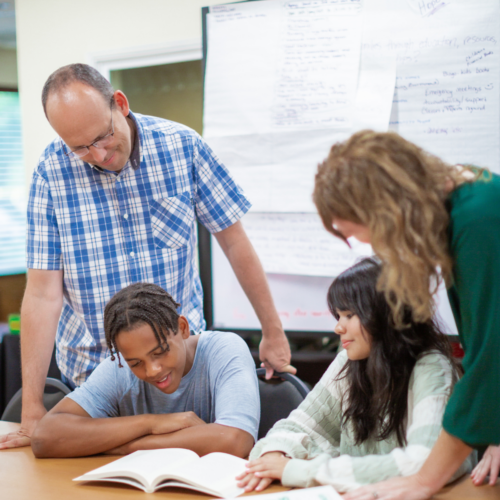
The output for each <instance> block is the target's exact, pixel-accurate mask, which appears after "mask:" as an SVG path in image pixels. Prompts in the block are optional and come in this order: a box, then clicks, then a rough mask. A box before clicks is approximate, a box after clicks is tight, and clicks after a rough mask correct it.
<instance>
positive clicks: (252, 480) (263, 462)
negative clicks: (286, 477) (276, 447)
mask: <svg viewBox="0 0 500 500" xmlns="http://www.w3.org/2000/svg"><path fill="white" fill-rule="evenodd" d="M289 461H290V459H289V458H285V456H284V455H283V453H281V452H280V451H273V452H272V453H266V454H265V455H263V456H262V457H260V458H257V459H256V460H252V461H251V462H248V463H247V470H246V472H243V474H240V475H239V476H237V477H236V479H238V481H239V482H238V486H239V487H240V488H245V491H253V490H256V491H262V490H264V489H266V488H267V487H268V486H269V485H270V484H271V483H272V482H273V480H274V479H279V480H280V481H281V478H282V477H283V471H284V470H285V466H286V464H287V463H288V462H289Z"/></svg>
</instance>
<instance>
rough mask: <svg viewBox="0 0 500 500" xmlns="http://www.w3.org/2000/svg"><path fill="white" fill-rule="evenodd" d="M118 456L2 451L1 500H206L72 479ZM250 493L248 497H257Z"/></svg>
mask: <svg viewBox="0 0 500 500" xmlns="http://www.w3.org/2000/svg"><path fill="white" fill-rule="evenodd" d="M18 428H19V424H12V423H8V422H1V421H0V434H6V433H8V432H12V431H14V430H16V429H18ZM112 460H116V457H108V456H104V455H99V456H94V457H86V458H50V459H48V458H45V459H37V458H35V457H34V456H33V453H32V451H31V448H29V447H25V448H18V449H13V450H2V451H0V498H1V499H2V500H4V499H5V500H59V499H61V500H63V499H64V500H67V499H71V500H80V499H81V500H88V499H89V498H91V499H92V500H103V499H106V500H129V499H135V500H138V499H140V498H143V499H144V500H145V499H146V498H147V499H148V500H156V499H162V498H169V499H172V500H207V499H208V498H210V497H209V496H207V495H204V494H202V493H196V492H191V491H189V490H184V489H182V488H167V489H163V490H159V491H157V492H156V493H154V494H153V495H150V494H148V493H144V492H142V491H141V490H137V489H135V488H132V487H129V486H126V485H118V484H110V483H75V482H73V481H72V479H73V478H75V477H78V476H81V475H82V474H84V473H85V472H89V471H91V470H93V469H96V468H97V467H101V466H102V465H105V464H107V463H109V462H111V461H112ZM286 490H288V488H283V487H282V486H279V485H277V484H273V485H271V486H270V487H269V488H268V489H266V491H265V493H274V492H279V491H286ZM256 494H258V493H249V494H246V495H243V496H244V497H246V496H251V495H256ZM433 498H434V499H436V500H472V499H484V500H486V499H487V500H499V499H500V480H499V481H498V482H497V484H496V486H493V487H490V486H487V485H484V486H479V487H476V486H473V484H472V483H471V481H470V479H468V478H465V479H463V480H461V481H458V482H457V483H455V484H453V485H452V486H448V487H446V488H444V489H443V490H442V491H441V492H440V493H439V494H437V495H435V496H434V497H433Z"/></svg>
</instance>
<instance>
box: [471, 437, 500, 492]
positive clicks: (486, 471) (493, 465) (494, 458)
mask: <svg viewBox="0 0 500 500" xmlns="http://www.w3.org/2000/svg"><path fill="white" fill-rule="evenodd" d="M499 470H500V446H488V449H487V450H486V451H485V452H484V455H483V458H482V459H481V461H480V462H479V463H478V464H477V465H476V467H474V470H473V471H472V474H471V475H470V477H471V479H472V482H473V483H474V484H475V485H476V486H479V485H481V484H483V481H484V480H485V478H486V476H488V475H489V476H490V481H489V484H490V485H491V486H493V485H494V484H495V483H496V482H497V477H498V471H499Z"/></svg>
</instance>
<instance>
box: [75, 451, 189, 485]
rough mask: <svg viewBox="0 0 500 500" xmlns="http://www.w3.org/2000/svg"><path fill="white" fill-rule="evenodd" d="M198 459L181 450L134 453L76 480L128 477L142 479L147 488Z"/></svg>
mask: <svg viewBox="0 0 500 500" xmlns="http://www.w3.org/2000/svg"><path fill="white" fill-rule="evenodd" d="M198 458H199V457H198V455H197V454H196V453H195V452H194V451H191V450H184V449H181V448H170V449H161V450H143V451H136V452H135V453H131V454H130V455H128V456H126V457H123V458H120V459H119V460H115V461H114V462H111V463H109V464H107V465H104V466H103V467H99V468H98V469H95V470H93V471H90V472H87V474H84V475H83V476H81V477H79V478H77V480H80V481H92V480H93V479H103V478H107V477H110V478H112V477H117V476H130V477H132V478H134V479H137V480H140V479H141V478H143V480H144V481H145V486H146V487H148V488H149V487H151V486H152V485H153V484H154V482H155V479H156V478H157V477H158V476H159V475H161V474H165V473H168V472H169V471H170V470H174V469H177V468H178V467H179V465H180V466H183V465H185V464H187V463H189V462H193V461H195V460H197V459H198Z"/></svg>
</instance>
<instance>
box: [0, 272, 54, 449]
mask: <svg viewBox="0 0 500 500" xmlns="http://www.w3.org/2000/svg"><path fill="white" fill-rule="evenodd" d="M62 303H63V271H44V270H39V269H29V270H28V283H27V286H26V291H25V293H24V298H23V304H22V307H21V364H22V375H23V409H22V421H21V428H20V430H19V431H17V432H12V433H10V434H6V435H4V436H1V437H0V449H4V448H16V447H20V446H29V444H30V437H31V434H32V433H33V431H34V430H35V427H36V424H37V422H38V421H39V420H40V419H41V418H42V417H43V415H45V413H46V411H45V408H44V406H43V391H44V387H45V379H46V377H47V372H48V370H49V364H50V358H51V355H52V350H53V349H54V340H55V336H56V330H57V323H58V321H59V316H60V315H61V309H62Z"/></svg>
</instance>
